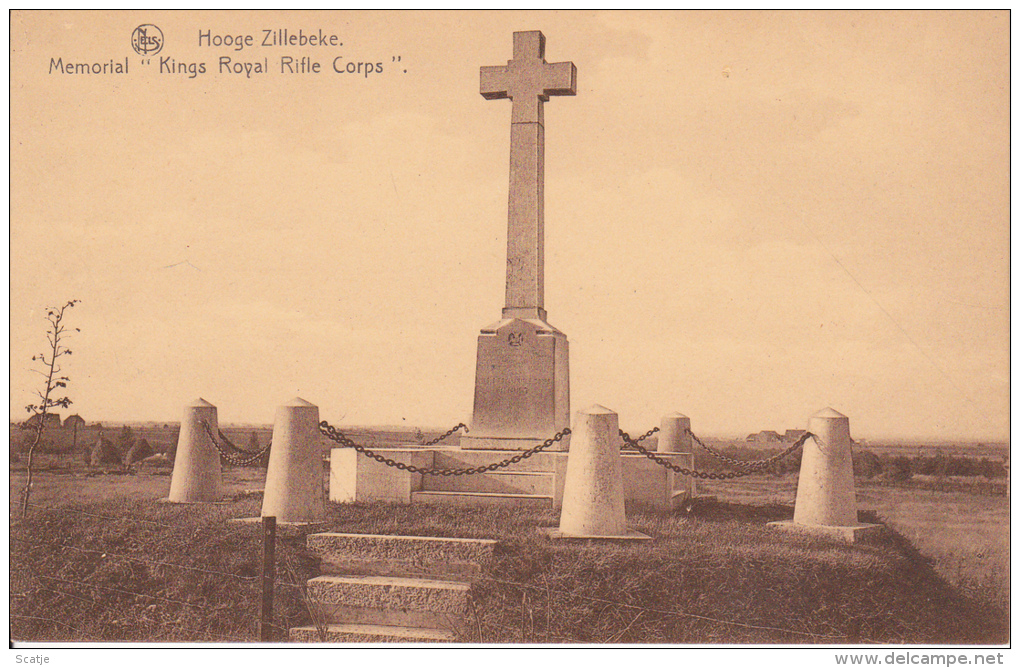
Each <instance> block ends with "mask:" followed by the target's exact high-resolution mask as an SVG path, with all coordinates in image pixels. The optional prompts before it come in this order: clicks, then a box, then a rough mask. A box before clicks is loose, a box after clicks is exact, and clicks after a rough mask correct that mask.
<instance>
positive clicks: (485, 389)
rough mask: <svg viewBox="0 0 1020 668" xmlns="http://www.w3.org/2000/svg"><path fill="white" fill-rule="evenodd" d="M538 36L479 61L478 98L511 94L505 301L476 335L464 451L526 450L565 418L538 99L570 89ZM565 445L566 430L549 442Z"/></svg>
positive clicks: (562, 346) (562, 347)
mask: <svg viewBox="0 0 1020 668" xmlns="http://www.w3.org/2000/svg"><path fill="white" fill-rule="evenodd" d="M544 56H545V37H544V36H543V35H542V33H540V32H538V31H531V32H515V33H514V57H513V60H510V61H508V62H507V64H506V65H505V66H499V67H483V68H482V70H481V93H482V97H484V98H485V99H487V100H499V99H507V98H509V99H510V100H512V101H513V109H512V113H511V117H510V198H509V213H508V224H507V257H506V306H505V307H504V308H503V315H502V318H501V319H500V320H499V321H498V322H496V323H494V324H492V325H489V326H487V327H484V328H482V331H481V333H480V334H479V336H478V363H477V366H476V368H475V398H474V412H473V415H472V418H471V433H470V434H469V435H467V436H465V437H463V438H461V448H463V449H468V450H475V449H477V450H527V449H529V448H532V447H534V446H536V445H538V444H540V443H542V442H543V439H546V438H549V437H551V436H552V435H553V434H555V433H557V432H559V431H561V430H562V429H564V428H565V427H567V426H568V425H569V423H570V372H569V363H568V356H569V352H568V344H567V337H566V335H565V334H564V333H563V332H561V331H559V330H558V329H556V328H555V327H553V326H552V325H550V324H549V323H548V322H547V320H546V312H545V304H544V303H543V302H544V296H545V295H544V279H545V277H544V262H545V257H544V255H545V240H544V237H545V220H544V217H545V213H544V197H545V192H544V183H545V129H544V118H543V115H542V105H543V103H545V102H547V101H548V100H549V96H551V95H574V94H575V93H576V92H577V70H576V69H575V68H574V64H573V63H552V64H550V63H547V62H545V57H544ZM567 447H568V442H567V440H566V439H564V440H563V441H561V442H559V443H557V444H556V446H554V447H553V449H565V448H567Z"/></svg>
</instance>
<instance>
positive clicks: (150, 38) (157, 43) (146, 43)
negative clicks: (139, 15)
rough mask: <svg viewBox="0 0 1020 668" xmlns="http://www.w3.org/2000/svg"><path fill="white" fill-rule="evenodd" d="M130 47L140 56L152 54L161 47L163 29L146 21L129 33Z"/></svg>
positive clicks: (157, 51)
mask: <svg viewBox="0 0 1020 668" xmlns="http://www.w3.org/2000/svg"><path fill="white" fill-rule="evenodd" d="M131 48H133V49H134V50H135V53H137V54H138V55H140V56H153V55H155V54H157V53H159V52H160V50H161V49H162V48H163V31H162V30H160V29H159V28H157V27H156V26H154V25H152V24H151V23H146V24H144V25H140V26H138V27H137V28H135V31H134V32H133V33H131Z"/></svg>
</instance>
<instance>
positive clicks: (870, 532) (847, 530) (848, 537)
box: [768, 520, 885, 543]
mask: <svg viewBox="0 0 1020 668" xmlns="http://www.w3.org/2000/svg"><path fill="white" fill-rule="evenodd" d="M768 526H770V527H772V528H774V529H782V530H783V531H793V532H795V533H802V534H807V535H812V536H828V537H830V538H837V539H839V540H842V541H846V542H847V543H861V542H865V541H868V540H872V539H874V538H876V537H878V536H880V535H882V532H883V531H885V526H884V525H882V524H856V525H853V526H845V527H840V526H828V525H824V524H797V523H796V522H794V521H793V520H783V521H781V522H769V523H768Z"/></svg>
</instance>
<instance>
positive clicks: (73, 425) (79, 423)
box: [64, 414, 85, 431]
mask: <svg viewBox="0 0 1020 668" xmlns="http://www.w3.org/2000/svg"><path fill="white" fill-rule="evenodd" d="M84 428H85V420H84V418H82V416H80V415H77V414H75V415H72V416H70V417H68V418H67V419H66V420H64V429H65V430H67V431H71V430H75V431H81V430H82V429H84Z"/></svg>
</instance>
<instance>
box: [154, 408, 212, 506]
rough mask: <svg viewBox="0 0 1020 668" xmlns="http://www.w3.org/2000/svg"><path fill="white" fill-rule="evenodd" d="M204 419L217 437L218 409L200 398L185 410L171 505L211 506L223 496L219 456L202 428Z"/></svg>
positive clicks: (170, 498)
mask: <svg viewBox="0 0 1020 668" xmlns="http://www.w3.org/2000/svg"><path fill="white" fill-rule="evenodd" d="M202 420H205V421H206V422H208V423H209V427H210V428H211V429H212V432H213V433H214V434H215V433H216V430H217V428H218V425H219V423H218V422H217V420H216V407H215V406H213V405H212V404H210V403H209V402H208V401H206V400H205V399H201V398H199V399H196V400H195V401H193V402H191V403H190V404H188V405H187V406H185V407H184V419H182V420H181V433H180V435H179V436H178V437H177V455H176V456H175V458H174V472H173V476H172V477H171V478H170V494H169V495H168V496H167V501H170V502H172V503H210V502H213V501H219V500H220V497H221V496H222V495H223V492H222V487H223V477H222V476H223V474H222V472H221V471H220V453H219V451H218V450H217V449H216V445H215V444H214V443H213V442H212V441H211V440H210V439H209V435H208V434H207V433H206V432H205V428H204V427H202Z"/></svg>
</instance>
